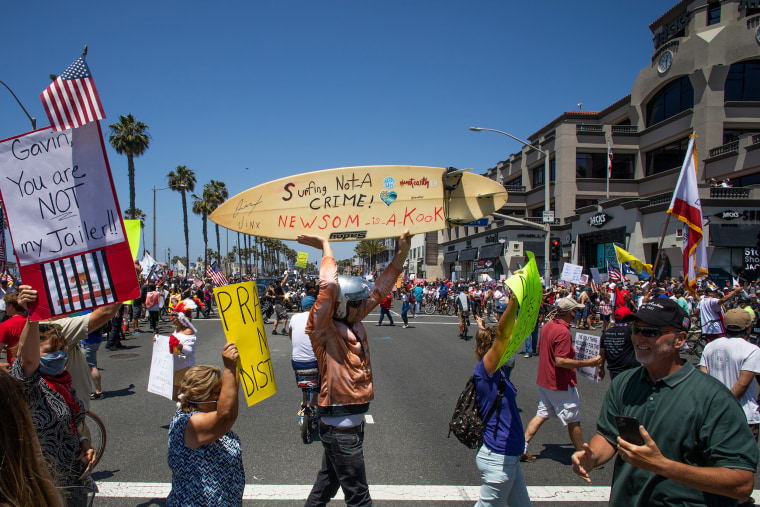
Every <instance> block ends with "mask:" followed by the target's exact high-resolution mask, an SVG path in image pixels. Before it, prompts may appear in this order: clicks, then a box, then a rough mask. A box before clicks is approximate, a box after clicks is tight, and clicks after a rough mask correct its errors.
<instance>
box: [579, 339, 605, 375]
mask: <svg viewBox="0 0 760 507" xmlns="http://www.w3.org/2000/svg"><path fill="white" fill-rule="evenodd" d="M598 355H599V337H598V336H594V335H592V334H585V333H577V334H576V335H575V359H576V361H586V360H588V359H592V358H594V357H596V356H598ZM578 373H579V374H581V375H582V376H584V377H586V378H587V379H589V380H592V381H594V382H599V367H598V366H594V367H593V368H591V367H589V366H586V367H583V368H578Z"/></svg>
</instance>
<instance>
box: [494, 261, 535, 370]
mask: <svg viewBox="0 0 760 507" xmlns="http://www.w3.org/2000/svg"><path fill="white" fill-rule="evenodd" d="M526 254H527V256H528V259H530V260H529V261H528V264H526V265H525V267H524V268H522V269H521V270H520V271H518V272H517V273H515V274H514V275H512V276H510V277H509V278H507V280H506V282H505V283H506V284H507V287H509V288H510V289H511V290H512V292H513V293H514V295H515V298H516V299H517V302H518V303H519V304H520V313H518V314H517V321H516V322H515V327H514V329H513V330H512V338H510V340H509V344H508V345H507V350H505V351H504V355H503V356H502V357H501V360H500V361H499V366H501V365H503V364H504V363H506V362H507V361H508V360H509V358H510V357H512V356H513V355H514V353H515V352H517V349H518V348H519V347H520V345H522V342H524V341H525V339H526V338H527V337H528V336H530V334H531V333H532V332H533V329H535V327H536V322H537V320H538V312H539V310H540V309H541V299H542V298H543V295H544V289H543V286H542V285H541V277H540V276H538V267H537V266H536V258H535V257H534V256H533V252H526Z"/></svg>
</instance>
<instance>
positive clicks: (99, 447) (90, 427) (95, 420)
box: [84, 411, 107, 468]
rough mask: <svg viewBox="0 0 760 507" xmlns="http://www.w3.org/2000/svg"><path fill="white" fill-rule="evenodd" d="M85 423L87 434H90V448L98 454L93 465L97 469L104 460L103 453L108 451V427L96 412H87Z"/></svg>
mask: <svg viewBox="0 0 760 507" xmlns="http://www.w3.org/2000/svg"><path fill="white" fill-rule="evenodd" d="M84 422H85V426H86V430H85V432H86V433H89V437H90V446H91V447H92V448H93V449H95V451H96V452H97V453H98V454H97V455H96V456H95V463H93V464H92V468H95V467H96V466H97V465H98V463H99V462H100V460H101V459H102V458H103V453H104V452H105V450H106V442H107V438H106V426H105V424H103V421H102V420H101V419H100V417H98V415H97V414H95V413H94V412H92V411H90V412H85V414H84Z"/></svg>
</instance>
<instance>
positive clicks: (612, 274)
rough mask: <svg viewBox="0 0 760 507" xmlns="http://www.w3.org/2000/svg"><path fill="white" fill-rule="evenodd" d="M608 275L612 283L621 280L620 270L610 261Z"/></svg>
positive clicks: (608, 262)
mask: <svg viewBox="0 0 760 507" xmlns="http://www.w3.org/2000/svg"><path fill="white" fill-rule="evenodd" d="M607 275H608V276H609V280H610V282H619V281H620V279H621V275H620V270H619V269H618V268H616V267H615V266H613V265H611V264H610V261H607Z"/></svg>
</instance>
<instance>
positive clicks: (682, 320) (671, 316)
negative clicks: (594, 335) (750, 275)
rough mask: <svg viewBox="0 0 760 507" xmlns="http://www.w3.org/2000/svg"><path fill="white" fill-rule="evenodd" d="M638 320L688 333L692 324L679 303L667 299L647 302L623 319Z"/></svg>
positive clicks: (625, 320) (624, 320)
mask: <svg viewBox="0 0 760 507" xmlns="http://www.w3.org/2000/svg"><path fill="white" fill-rule="evenodd" d="M745 313H746V312H745ZM637 319H638V320H643V321H644V322H646V323H647V324H651V325H653V326H673V327H675V328H677V329H680V330H681V331H688V330H689V326H690V324H691V322H690V320H689V314H687V313H686V311H685V310H684V309H683V308H681V307H680V306H678V303H676V302H675V301H673V300H672V299H666V298H658V299H655V300H653V301H647V302H646V303H644V304H642V305H641V306H640V307H639V310H638V311H637V312H636V313H631V314H628V315H626V316H625V317H623V322H632V321H634V320H637Z"/></svg>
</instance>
